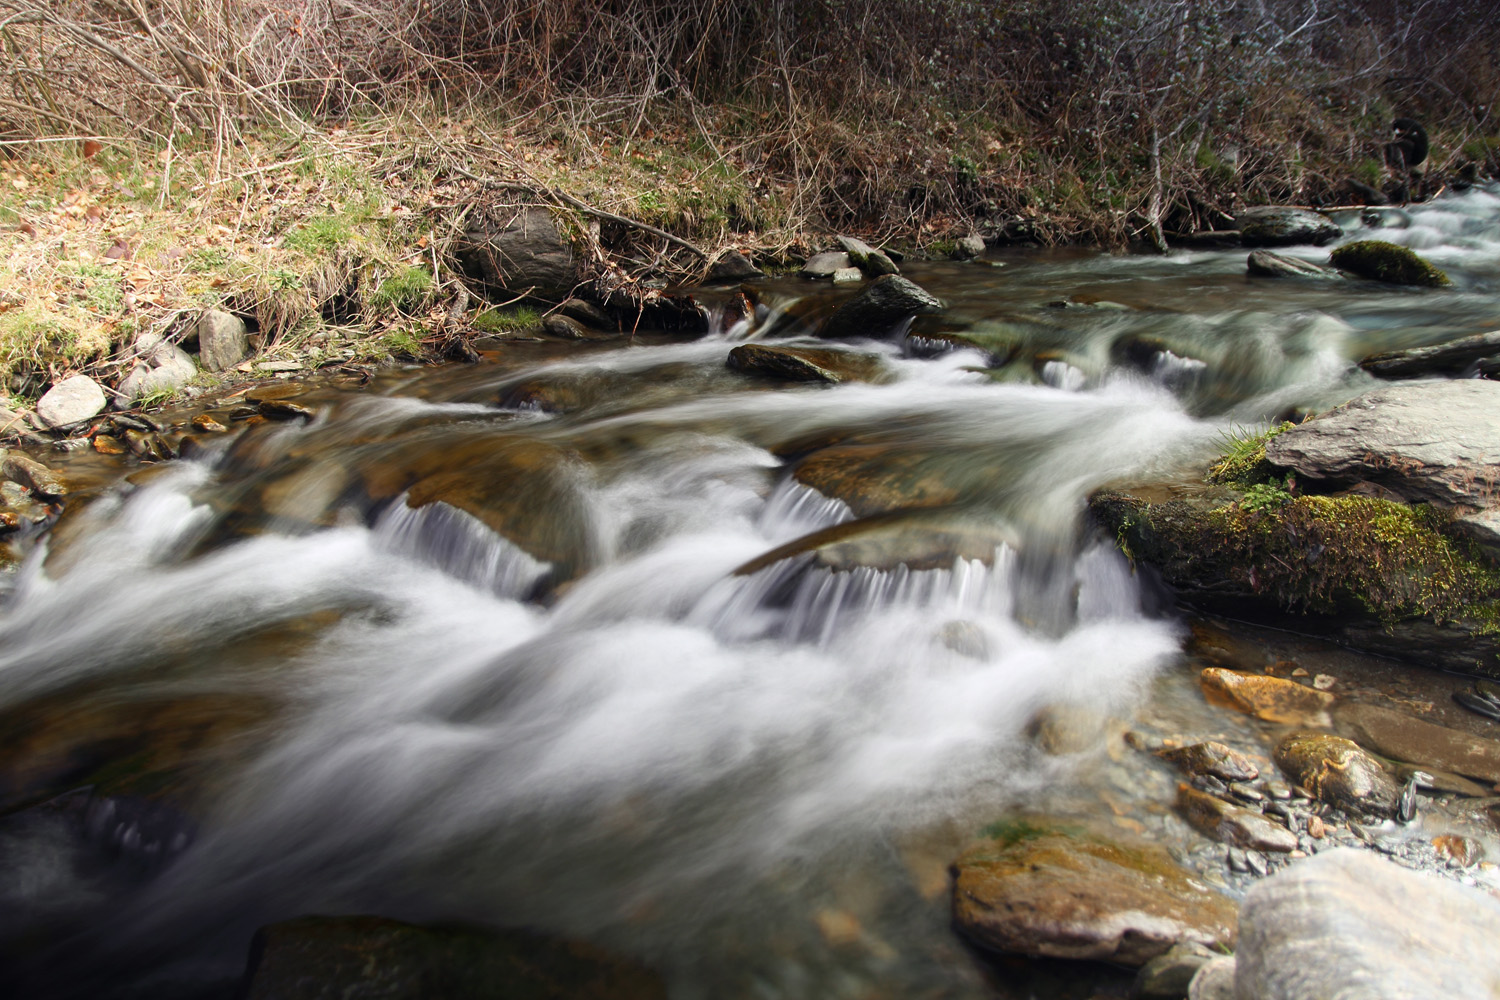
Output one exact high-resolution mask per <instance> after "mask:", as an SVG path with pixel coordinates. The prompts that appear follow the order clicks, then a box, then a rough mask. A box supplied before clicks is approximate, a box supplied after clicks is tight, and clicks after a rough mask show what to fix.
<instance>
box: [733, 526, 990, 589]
mask: <svg viewBox="0 0 1500 1000" xmlns="http://www.w3.org/2000/svg"><path fill="white" fill-rule="evenodd" d="M1015 544H1016V535H1015V533H1014V532H1013V531H1012V530H1011V529H1009V528H1008V527H1006V526H1005V525H1003V524H1000V523H998V522H996V521H994V520H993V519H988V518H978V517H965V516H963V515H961V514H957V513H955V514H950V515H947V516H942V515H939V514H935V513H934V512H931V511H896V512H894V513H890V514H879V515H875V516H873V517H864V518H860V519H859V520H856V521H845V522H844V523H842V524H836V525H833V526H832V527H829V528H823V529H821V530H819V531H814V532H811V533H809V534H806V535H803V536H802V537H801V538H796V539H793V540H792V541H790V542H787V543H786V544H785V545H779V546H777V547H776V548H774V549H771V550H769V551H767V552H764V553H762V554H761V555H759V556H756V557H755V558H754V559H752V560H750V561H749V562H747V563H745V564H743V565H741V566H740V567H739V568H737V569H736V570H735V571H734V575H736V576H749V575H750V574H752V573H758V572H760V571H761V570H763V569H767V568H769V567H771V566H775V565H776V564H778V563H783V562H785V563H788V565H790V566H795V567H799V568H800V569H803V570H805V569H819V570H826V571H828V572H832V573H847V572H850V571H852V570H857V569H874V570H896V569H898V568H900V567H905V568H906V569H908V570H925V569H951V568H952V567H953V564H954V563H955V561H958V560H965V561H977V562H981V563H985V564H989V563H992V562H993V561H994V559H995V554H996V552H997V551H999V550H1000V549H1002V548H1005V547H1007V546H1008V547H1012V548H1013V547H1014V546H1015Z"/></svg>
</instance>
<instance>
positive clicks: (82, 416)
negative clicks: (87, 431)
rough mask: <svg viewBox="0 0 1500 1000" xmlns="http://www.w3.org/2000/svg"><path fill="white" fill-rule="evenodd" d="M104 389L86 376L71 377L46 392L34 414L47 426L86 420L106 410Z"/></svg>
mask: <svg viewBox="0 0 1500 1000" xmlns="http://www.w3.org/2000/svg"><path fill="white" fill-rule="evenodd" d="M105 403H106V400H105V398H104V390H103V389H101V388H100V387H99V383H98V382H95V381H94V380H93V379H91V378H89V377H88V376H87V375H74V376H73V377H71V378H65V379H63V380H62V381H61V382H59V383H57V384H56V385H54V386H53V387H52V388H50V389H48V390H47V392H46V394H45V395H43V396H42V398H41V399H39V400H37V403H36V414H37V416H38V417H40V418H41V420H42V422H43V423H44V424H46V425H47V426H48V427H63V426H65V425H67V424H76V423H78V422H79V421H80V420H87V419H88V418H90V417H92V416H95V415H97V414H99V413H100V412H102V411H103V410H104V407H105Z"/></svg>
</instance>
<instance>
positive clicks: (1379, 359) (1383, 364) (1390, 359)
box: [1359, 331, 1500, 378]
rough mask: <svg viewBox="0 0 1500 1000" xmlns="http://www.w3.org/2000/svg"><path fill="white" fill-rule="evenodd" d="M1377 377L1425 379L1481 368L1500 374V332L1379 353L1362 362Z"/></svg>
mask: <svg viewBox="0 0 1500 1000" xmlns="http://www.w3.org/2000/svg"><path fill="white" fill-rule="evenodd" d="M1359 366H1360V367H1361V368H1363V369H1364V370H1365V371H1367V372H1369V373H1370V374H1371V375H1374V376H1375V377H1376V378H1423V377H1426V376H1430V375H1463V374H1465V373H1467V372H1470V371H1478V372H1479V373H1480V374H1482V375H1486V376H1491V377H1493V376H1494V375H1496V374H1500V331H1492V332H1490V333H1479V334H1475V335H1474V336H1472V337H1463V338H1460V339H1459V340H1453V341H1449V342H1448V343H1446V344H1436V345H1434V346H1431V347H1414V348H1412V349H1411V350H1408V351H1391V352H1389V353H1386V354H1375V355H1371V356H1370V357H1368V358H1365V359H1364V360H1363V361H1361V362H1360V363H1359Z"/></svg>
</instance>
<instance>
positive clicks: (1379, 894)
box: [1234, 849, 1500, 1000]
mask: <svg viewBox="0 0 1500 1000" xmlns="http://www.w3.org/2000/svg"><path fill="white" fill-rule="evenodd" d="M1497 940H1500V901H1496V899H1495V898H1494V897H1493V896H1491V895H1490V894H1489V893H1486V892H1482V891H1480V890H1478V889H1470V888H1467V887H1465V886H1462V885H1458V884H1456V883H1454V882H1450V881H1448V880H1446V879H1441V878H1438V877H1436V876H1433V875H1425V874H1419V873H1417V872H1412V871H1408V870H1406V869H1404V868H1401V867H1400V866H1398V865H1396V864H1395V863H1393V862H1390V861H1386V860H1384V859H1383V858H1380V857H1377V856H1375V855H1373V854H1371V853H1370V852H1367V851H1357V850H1351V849H1339V850H1334V851H1326V852H1324V853H1322V854H1318V855H1316V856H1314V857H1311V858H1308V859H1306V860H1304V861H1300V862H1298V863H1297V864H1294V865H1292V866H1291V867H1290V868H1288V869H1287V870H1285V871H1283V872H1280V873H1278V874H1276V875H1274V876H1272V877H1271V878H1268V879H1265V880H1263V881H1261V882H1258V883H1256V884H1255V885H1254V886H1253V887H1252V888H1251V889H1250V892H1249V894H1248V895H1247V896H1246V897H1245V903H1244V906H1243V907H1242V908H1241V910H1240V938H1239V946H1238V948H1237V949H1236V951H1235V976H1234V995H1235V998H1236V1000H1418V998H1425V997H1442V998H1443V1000H1493V998H1494V997H1496V996H1500V963H1497V962H1496V961H1495V955H1494V947H1495V942H1496V941H1497Z"/></svg>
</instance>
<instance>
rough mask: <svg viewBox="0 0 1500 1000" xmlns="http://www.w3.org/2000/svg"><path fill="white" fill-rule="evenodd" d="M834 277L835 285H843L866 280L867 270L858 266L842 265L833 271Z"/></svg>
mask: <svg viewBox="0 0 1500 1000" xmlns="http://www.w3.org/2000/svg"><path fill="white" fill-rule="evenodd" d="M832 277H833V283H834V284H835V285H843V284H848V283H851V282H855V281H863V280H865V272H863V271H861V270H860V269H859V268H857V267H841V268H839V269H838V270H837V271H834V272H833V275H832Z"/></svg>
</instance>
